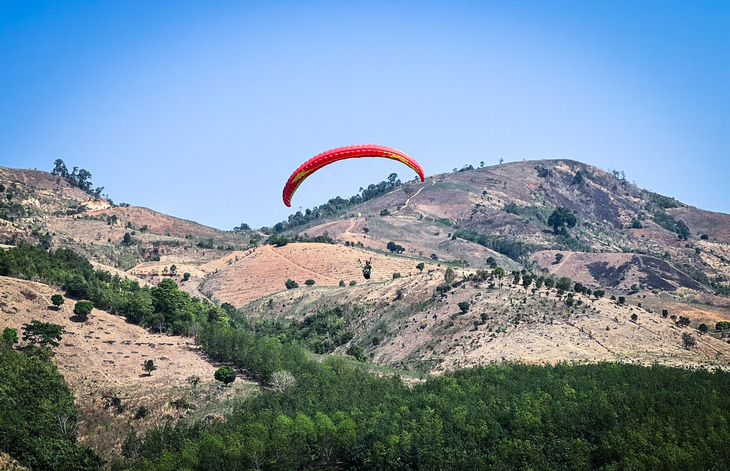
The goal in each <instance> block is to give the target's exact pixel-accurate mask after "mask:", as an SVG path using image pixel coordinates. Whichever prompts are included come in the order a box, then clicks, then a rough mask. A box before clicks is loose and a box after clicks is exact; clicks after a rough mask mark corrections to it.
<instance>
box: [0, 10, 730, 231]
mask: <svg viewBox="0 0 730 471" xmlns="http://www.w3.org/2000/svg"><path fill="white" fill-rule="evenodd" d="M362 143H377V144H384V145H389V146H392V147H396V148H399V149H401V150H403V151H405V152H407V153H409V154H410V155H411V156H413V157H414V158H416V159H417V160H418V161H419V162H420V163H421V164H422V166H423V168H424V171H425V173H426V174H427V175H433V174H436V173H441V172H448V171H451V170H452V169H453V168H455V167H458V168H461V167H462V166H463V165H465V164H473V165H475V166H476V165H477V164H478V163H479V162H480V161H484V162H485V163H486V164H487V165H492V164H496V163H497V162H498V160H499V158H503V159H504V160H505V161H506V162H509V161H516V160H522V159H542V158H570V159H575V160H580V161H583V162H586V163H589V164H592V165H596V166H598V167H601V168H604V169H617V170H623V171H625V172H626V176H627V178H628V179H629V180H633V181H636V183H637V184H638V185H639V186H640V187H642V188H648V189H651V190H654V191H657V192H660V193H663V194H668V195H671V196H675V197H677V198H678V199H680V200H682V201H684V202H686V203H689V204H692V205H695V206H698V207H701V208H704V209H709V210H713V211H722V212H726V213H730V198H728V195H729V192H728V190H727V188H728V182H727V180H728V178H729V177H730V2H711V1H703V2H696V1H687V2H670V1H657V2H649V1H626V2H622V1H610V2H585V1H578V2H549V1H536V2H525V1H510V2H506V1H505V2H490V1H479V2H459V1H448V2H446V1H443V2H436V1H419V2H416V1H402V2H399V1H384V2H316V1H312V2H278V1H268V2H241V1H215V0H211V1H205V2H203V1H199V2H184V1H176V2H171V1H170V2H158V1H154V0H147V1H123V2H120V1H74V0H67V1H55V2H54V1H45V2H41V1H36V2H34V1H7V0H0V165H2V166H7V167H14V168H37V169H40V170H49V171H50V170H51V168H52V167H53V161H54V160H55V159H57V158H61V159H63V160H64V161H65V163H66V164H67V165H68V166H69V168H71V167H72V166H78V167H80V168H85V169H87V170H89V171H90V172H91V173H92V174H93V182H94V185H95V186H102V185H103V186H104V187H105V193H108V194H109V196H110V197H111V198H112V199H113V200H114V201H115V202H117V203H119V202H127V203H130V204H133V205H139V206H146V207H149V208H152V209H155V210H158V211H162V212H165V213H168V214H171V215H174V216H177V217H181V218H185V219H190V220H194V221H197V222H199V223H202V224H206V225H209V226H213V227H217V228H220V229H226V230H228V229H231V228H232V227H234V226H236V225H238V224H240V223H242V222H246V223H248V224H250V225H251V226H253V227H261V226H264V225H273V224H274V223H276V222H278V221H280V220H283V219H285V218H286V216H287V215H288V214H290V213H291V212H292V211H291V210H290V209H289V208H286V207H285V206H284V204H283V203H282V201H281V190H282V187H283V185H284V183H285V182H286V180H287V178H288V177H289V175H290V174H291V172H292V171H293V170H294V169H295V168H296V167H297V166H299V165H300V164H301V163H302V162H304V161H305V160H306V159H308V158H310V157H311V156H313V155H315V154H317V153H319V152H322V151H324V150H327V149H330V148H333V147H338V146H343V145H349V144H362ZM335 167H336V168H335ZM391 172H396V173H398V174H399V175H400V176H401V177H402V178H403V179H410V178H411V177H412V174H411V173H410V172H411V171H410V169H408V168H406V167H405V166H402V165H400V164H398V163H396V162H391V161H387V160H384V159H370V160H368V161H365V159H355V160H353V161H350V162H342V163H341V164H340V165H333V166H330V167H329V168H325V169H323V170H321V171H320V172H319V174H317V175H315V176H313V177H311V178H310V179H308V180H307V181H306V182H305V183H304V184H303V185H302V187H301V188H300V189H299V191H298V192H297V193H296V194H295V195H294V199H293V207H292V209H293V210H296V209H298V207H299V206H301V207H303V208H307V207H312V206H315V205H318V204H321V203H323V202H325V201H327V200H328V199H329V198H331V197H334V196H337V195H340V196H350V195H352V194H355V193H357V191H358V189H359V188H360V187H361V186H366V185H367V184H368V183H374V182H378V181H380V180H383V179H385V178H387V176H388V175H389V174H390V173H391Z"/></svg>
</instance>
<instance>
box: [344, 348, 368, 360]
mask: <svg viewBox="0 0 730 471" xmlns="http://www.w3.org/2000/svg"><path fill="white" fill-rule="evenodd" d="M345 353H347V354H348V355H350V356H353V357H355V360H357V361H361V362H364V361H367V357H366V356H365V352H364V351H363V349H362V347H360V346H359V345H351V346H350V347H349V348H348V349H347V351H346V352H345Z"/></svg>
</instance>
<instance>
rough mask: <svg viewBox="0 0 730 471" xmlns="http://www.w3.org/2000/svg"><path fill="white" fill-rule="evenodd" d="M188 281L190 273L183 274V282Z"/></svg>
mask: <svg viewBox="0 0 730 471" xmlns="http://www.w3.org/2000/svg"><path fill="white" fill-rule="evenodd" d="M189 279H190V273H188V272H185V273H183V281H188V280H189Z"/></svg>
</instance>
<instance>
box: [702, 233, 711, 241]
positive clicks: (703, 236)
mask: <svg viewBox="0 0 730 471" xmlns="http://www.w3.org/2000/svg"><path fill="white" fill-rule="evenodd" d="M709 238H710V236H708V235H707V234H702V235H701V236H700V239H702V240H707V239H709Z"/></svg>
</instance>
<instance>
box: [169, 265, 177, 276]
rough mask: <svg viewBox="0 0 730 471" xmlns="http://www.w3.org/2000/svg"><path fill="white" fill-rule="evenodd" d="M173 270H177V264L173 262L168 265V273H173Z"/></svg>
mask: <svg viewBox="0 0 730 471" xmlns="http://www.w3.org/2000/svg"><path fill="white" fill-rule="evenodd" d="M175 272H177V265H175V264H173V265H171V266H170V273H172V274H173V275H174V274H175Z"/></svg>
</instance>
